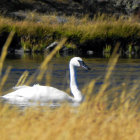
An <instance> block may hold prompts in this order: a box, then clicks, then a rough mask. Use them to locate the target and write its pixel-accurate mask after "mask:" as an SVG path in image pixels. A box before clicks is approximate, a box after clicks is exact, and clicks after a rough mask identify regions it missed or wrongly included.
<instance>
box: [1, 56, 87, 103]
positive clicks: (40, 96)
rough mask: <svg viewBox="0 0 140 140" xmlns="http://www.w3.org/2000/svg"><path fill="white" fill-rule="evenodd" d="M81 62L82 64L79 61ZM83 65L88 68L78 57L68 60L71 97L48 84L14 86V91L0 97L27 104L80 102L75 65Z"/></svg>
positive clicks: (11, 101) (10, 101)
mask: <svg viewBox="0 0 140 140" xmlns="http://www.w3.org/2000/svg"><path fill="white" fill-rule="evenodd" d="M81 62H82V64H83V65H81V64H80V63H81ZM80 66H83V67H84V68H86V69H88V67H87V66H86V65H85V64H84V63H83V61H82V59H81V58H80V57H74V58H72V59H71V60H70V63H69V69H70V89H71V92H72V94H73V97H71V96H69V95H68V94H67V93H65V92H64V91H61V90H59V89H56V88H54V87H49V86H41V85H38V84H37V85H34V86H32V87H31V86H19V87H15V88H14V89H15V91H14V92H11V93H8V94H6V95H4V96H2V98H3V99H4V100H6V101H8V102H9V103H12V104H27V103H29V102H40V103H47V102H53V103H57V102H71V103H81V102H82V101H83V95H82V93H81V92H80V90H79V89H78V86H77V81H76V67H80Z"/></svg>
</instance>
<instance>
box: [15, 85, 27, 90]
mask: <svg viewBox="0 0 140 140" xmlns="http://www.w3.org/2000/svg"><path fill="white" fill-rule="evenodd" d="M27 87H29V86H26V85H23V86H17V87H13V88H12V89H13V90H18V89H21V88H27Z"/></svg>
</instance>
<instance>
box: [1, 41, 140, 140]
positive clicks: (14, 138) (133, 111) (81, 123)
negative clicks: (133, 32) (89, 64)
mask: <svg viewBox="0 0 140 140" xmlns="http://www.w3.org/2000/svg"><path fill="white" fill-rule="evenodd" d="M65 41H66V40H63V42H61V45H63V43H65ZM60 48H61V47H60V46H58V49H60ZM116 52H117V50H116ZM114 54H115V55H113V56H112V58H111V59H110V61H109V65H108V68H107V72H106V76H105V79H104V83H103V85H102V86H101V88H100V90H99V93H98V94H96V95H94V94H93V91H94V87H95V82H96V79H93V80H91V82H90V83H89V84H87V86H86V87H84V89H83V92H84V94H85V97H86V98H85V101H84V102H83V103H82V104H81V105H80V106H79V107H76V108H74V107H71V106H70V105H68V104H63V105H62V106H61V107H60V108H56V109H51V108H49V107H31V108H26V109H24V110H22V109H19V108H18V107H12V106H10V105H8V104H2V103H1V104H0V139H1V140H19V139H20V140H38V139H39V140H46V139H48V140H63V139H66V140H73V139H80V140H91V139H92V140H132V139H134V140H139V139H140V134H139V132H140V119H139V118H140V113H139V107H140V103H139V96H135V95H136V94H138V91H137V87H138V83H137V84H135V85H133V87H132V88H131V90H130V91H127V85H126V84H124V83H123V84H122V85H121V86H120V85H119V86H118V87H111V88H109V89H108V87H109V85H110V83H109V82H110V80H109V79H110V78H112V77H111V73H112V70H113V68H114V66H115V64H116V63H117V60H118V55H117V54H116V53H114ZM53 55H54V52H53V53H52V54H51V55H50V56H49V58H48V57H47V58H46V59H45V60H44V62H43V63H42V65H41V66H40V69H43V68H45V69H46V66H47V64H48V63H49V61H50V60H51V58H52V57H53ZM27 75H28V73H27V72H25V73H24V74H23V76H21V79H20V80H19V83H18V84H23V83H25V81H26V76H27ZM122 82H123V81H122ZM116 89H117V90H116ZM120 89H121V90H120ZM117 91H119V92H117ZM50 94H51V93H50ZM110 97H112V99H111V100H110V99H109V98H110ZM110 102H111V103H110Z"/></svg>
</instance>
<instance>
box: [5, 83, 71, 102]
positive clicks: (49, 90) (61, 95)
mask: <svg viewBox="0 0 140 140" xmlns="http://www.w3.org/2000/svg"><path fill="white" fill-rule="evenodd" d="M15 89H16V91H14V92H11V93H9V94H7V95H4V96H3V98H4V99H7V100H9V101H13V102H14V101H15V102H17V101H19V102H21V101H40V102H49V101H53V102H57V101H59V102H63V101H72V98H71V97H70V96H68V95H67V94H66V93H65V92H63V91H61V90H59V89H56V88H54V87H49V86H41V85H34V86H32V87H30V86H20V87H16V88H15Z"/></svg>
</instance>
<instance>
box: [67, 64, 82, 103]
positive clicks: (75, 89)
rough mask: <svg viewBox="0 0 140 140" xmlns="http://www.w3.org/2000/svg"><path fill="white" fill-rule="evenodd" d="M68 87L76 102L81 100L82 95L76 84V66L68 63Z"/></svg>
mask: <svg viewBox="0 0 140 140" xmlns="http://www.w3.org/2000/svg"><path fill="white" fill-rule="evenodd" d="M69 69H70V89H71V93H72V94H73V96H74V100H75V101H76V102H81V101H82V100H83V96H82V94H81V92H80V90H79V88H78V85H77V75H76V67H74V66H73V65H71V64H70V66H69Z"/></svg>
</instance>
